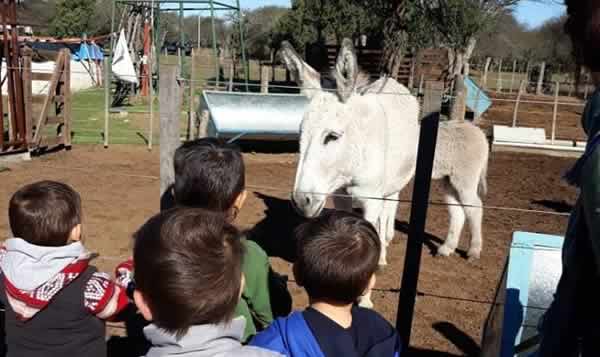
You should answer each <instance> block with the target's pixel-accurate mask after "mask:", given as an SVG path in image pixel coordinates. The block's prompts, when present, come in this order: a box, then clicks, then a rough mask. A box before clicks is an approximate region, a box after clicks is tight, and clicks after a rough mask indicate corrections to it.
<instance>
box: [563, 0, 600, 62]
mask: <svg viewBox="0 0 600 357" xmlns="http://www.w3.org/2000/svg"><path fill="white" fill-rule="evenodd" d="M565 4H566V5H567V15H568V17H567V22H566V24H565V31H566V33H567V34H568V35H569V36H570V37H571V41H572V42H573V50H574V53H575V56H576V58H577V60H578V61H579V62H580V63H582V64H584V65H585V66H586V67H588V68H589V69H590V70H591V71H593V72H598V71H600V3H599V2H598V1H597V0H566V1H565Z"/></svg>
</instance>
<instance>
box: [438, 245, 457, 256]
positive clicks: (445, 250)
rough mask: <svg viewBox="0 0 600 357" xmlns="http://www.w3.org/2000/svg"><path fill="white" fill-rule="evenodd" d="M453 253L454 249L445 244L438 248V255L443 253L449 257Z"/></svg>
mask: <svg viewBox="0 0 600 357" xmlns="http://www.w3.org/2000/svg"><path fill="white" fill-rule="evenodd" d="M452 254H454V249H452V248H448V247H447V246H445V245H442V246H441V247H439V248H438V250H437V255H441V256H442V257H449V256H451V255H452Z"/></svg>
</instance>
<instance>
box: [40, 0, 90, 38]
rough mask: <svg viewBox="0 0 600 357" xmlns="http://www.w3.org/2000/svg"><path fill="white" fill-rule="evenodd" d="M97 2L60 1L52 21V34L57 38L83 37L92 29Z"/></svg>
mask: <svg viewBox="0 0 600 357" xmlns="http://www.w3.org/2000/svg"><path fill="white" fill-rule="evenodd" d="M94 10H95V0H58V2H57V3H56V14H55V15H54V18H53V19H52V21H51V26H50V27H51V33H52V34H53V35H54V36H57V37H68V36H81V34H83V33H86V32H87V31H89V29H90V24H91V20H92V18H93V17H94Z"/></svg>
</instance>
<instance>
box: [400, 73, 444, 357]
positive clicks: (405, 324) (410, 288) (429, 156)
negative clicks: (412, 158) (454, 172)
mask: <svg viewBox="0 0 600 357" xmlns="http://www.w3.org/2000/svg"><path fill="white" fill-rule="evenodd" d="M429 84H430V83H428V88H427V89H426V92H425V95H426V96H425V106H424V114H425V116H424V118H423V120H422V121H421V130H420V134H419V149H418V154H417V169H416V172H415V181H414V182H415V185H414V189H413V197H412V207H411V211H410V212H411V213H410V227H409V231H408V241H407V243H406V256H405V260H404V270H403V272H404V273H403V274H402V285H401V287H400V297H399V299H398V310H397V315H396V330H398V333H399V334H400V336H402V338H403V339H404V343H405V346H407V347H408V346H410V335H411V327H412V322H413V315H414V310H415V300H416V297H417V285H418V280H419V270H420V267H421V251H422V249H423V242H424V240H425V222H426V220H427V207H428V202H429V190H430V187H431V173H432V171H433V159H434V155H435V146H436V142H437V132H438V127H439V121H440V110H441V105H442V103H441V92H440V91H439V90H434V89H433V88H432V87H431V86H429ZM438 94H439V96H438Z"/></svg>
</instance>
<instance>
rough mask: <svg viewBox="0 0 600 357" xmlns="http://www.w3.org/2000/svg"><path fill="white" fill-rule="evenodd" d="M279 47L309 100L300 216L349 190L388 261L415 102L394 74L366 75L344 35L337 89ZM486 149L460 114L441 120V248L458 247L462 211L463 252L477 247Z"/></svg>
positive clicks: (408, 164)
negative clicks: (444, 216) (444, 211)
mask: <svg viewBox="0 0 600 357" xmlns="http://www.w3.org/2000/svg"><path fill="white" fill-rule="evenodd" d="M281 54H282V58H283V59H284V61H285V63H286V66H287V67H288V69H289V70H290V71H291V72H292V75H293V76H294V78H295V80H296V81H297V82H298V84H299V85H300V87H301V88H302V93H303V94H304V95H306V96H307V97H308V98H309V99H310V104H309V107H308V109H307V111H306V113H305V115H304V118H303V121H302V124H301V133H300V161H299V163H298V168H297V172H296V182H295V184H294V192H293V195H292V200H293V202H294V205H295V206H296V208H297V209H298V210H299V211H300V212H301V213H302V214H303V215H304V216H306V217H309V218H310V217H315V216H317V215H319V214H320V213H321V211H322V210H323V208H324V206H325V201H326V198H327V194H332V193H334V192H336V191H338V190H343V191H345V192H347V193H348V194H349V195H351V196H352V197H354V202H355V203H356V204H357V205H359V206H360V207H361V208H362V209H363V212H364V216H365V218H366V219H367V220H368V221H370V222H371V223H373V224H374V226H375V227H376V229H377V230H378V233H379V237H380V239H381V241H382V253H381V257H380V262H379V263H380V264H381V265H386V264H387V259H386V247H387V245H388V243H389V242H390V241H391V240H392V238H393V237H394V233H395V218H396V211H397V207H398V202H397V201H395V200H397V199H398V197H399V193H400V191H401V190H402V189H403V188H404V186H406V184H408V182H409V181H410V180H411V178H412V177H413V176H414V173H415V167H416V159H417V146H418V141H419V128H420V126H419V103H418V101H417V99H416V98H415V97H414V96H413V95H411V93H410V91H409V90H408V89H407V88H406V87H404V86H403V85H401V84H400V83H398V82H397V81H395V80H394V79H390V78H381V79H379V80H377V81H376V82H374V83H367V81H366V80H363V76H362V75H360V73H359V70H358V63H357V58H356V54H355V52H354V47H353V45H352V42H351V41H350V40H344V42H343V45H342V48H341V50H340V53H339V57H338V59H337V63H336V68H335V71H334V76H335V78H336V82H337V83H336V84H337V91H325V90H323V89H322V87H321V78H320V75H319V73H318V72H316V71H315V70H314V69H313V68H311V67H310V66H309V65H308V64H306V63H305V62H304V61H303V60H302V59H301V58H300V57H299V56H298V54H297V53H296V51H294V49H293V47H292V46H291V45H290V44H289V43H287V42H285V43H284V44H283V45H282V50H281ZM488 154H489V149H488V142H487V139H486V137H485V135H484V134H483V132H482V131H481V130H480V129H479V128H478V127H476V126H474V125H473V124H471V123H468V122H465V121H451V122H442V123H440V128H439V134H438V142H437V149H436V154H435V162H434V168H433V178H434V179H444V181H445V182H446V185H445V187H446V188H447V190H446V202H447V203H448V204H449V206H448V209H449V213H450V228H449V231H448V236H447V238H446V241H445V243H444V244H443V245H442V246H440V247H439V248H438V254H440V255H444V256H448V255H450V254H452V253H453V252H454V251H455V249H456V247H457V245H458V239H459V237H460V234H461V231H462V228H463V225H464V222H465V216H466V218H467V219H468V222H469V226H470V228H471V244H470V248H469V251H468V256H469V257H470V258H479V256H480V254H481V247H482V238H481V221H482V215H483V209H482V208H480V206H481V199H480V196H479V194H482V195H483V194H485V191H486V171H487V162H488ZM371 198H386V199H387V200H381V199H371ZM336 208H339V200H338V202H336ZM347 208H348V207H347V206H346V209H347Z"/></svg>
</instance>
